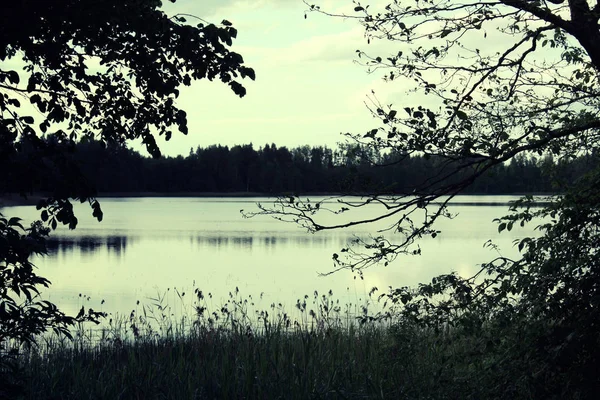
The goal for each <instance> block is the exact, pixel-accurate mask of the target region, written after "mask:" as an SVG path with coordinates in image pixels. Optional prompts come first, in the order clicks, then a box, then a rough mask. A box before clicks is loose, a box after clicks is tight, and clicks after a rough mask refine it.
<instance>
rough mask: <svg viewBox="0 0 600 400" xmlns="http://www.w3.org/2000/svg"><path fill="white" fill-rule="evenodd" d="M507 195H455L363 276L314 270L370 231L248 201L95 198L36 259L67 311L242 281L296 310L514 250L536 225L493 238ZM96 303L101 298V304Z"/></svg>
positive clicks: (218, 295) (23, 213)
mask: <svg viewBox="0 0 600 400" xmlns="http://www.w3.org/2000/svg"><path fill="white" fill-rule="evenodd" d="M512 199H514V197H508V196H477V197H474V196H473V197H470V196H461V197H460V198H457V200H456V201H458V202H459V204H458V205H455V206H452V207H451V208H450V211H451V212H453V213H456V214H458V216H457V217H456V218H455V219H454V220H442V221H440V223H439V224H438V225H437V227H438V229H440V230H442V234H441V235H439V236H438V237H437V238H435V239H433V238H427V239H425V240H423V241H422V242H421V248H422V250H423V254H422V255H421V256H411V257H408V256H406V257H399V258H398V259H397V260H396V261H395V262H394V263H392V264H390V265H389V266H388V267H383V266H377V267H372V268H370V269H368V270H366V271H365V272H364V279H362V280H361V279H360V278H356V276H355V275H354V274H352V273H351V272H349V271H340V272H337V273H335V274H333V275H330V276H319V274H320V273H326V272H328V271H331V269H332V268H333V263H332V260H331V256H332V253H334V252H338V251H339V250H340V249H341V248H342V247H344V246H346V245H347V243H348V242H349V241H350V240H351V239H352V238H353V237H354V236H353V235H359V236H366V235H368V234H369V233H374V230H375V229H374V228H369V227H366V226H365V227H359V228H357V229H354V230H352V231H326V232H318V233H316V234H310V233H307V232H306V231H305V230H303V229H301V228H298V227H297V226H295V225H293V224H286V223H282V222H279V221H275V220H273V219H271V218H269V217H265V216H261V217H255V218H252V219H244V218H242V216H241V215H240V209H244V210H252V209H255V205H254V204H255V202H256V201H263V202H268V199H254V198H253V199H245V198H244V199H240V198H210V199H208V198H121V199H114V198H113V199H101V204H102V208H103V210H104V221H103V222H102V223H98V222H97V221H95V220H94V219H93V218H92V217H91V210H90V209H89V207H88V206H87V205H78V206H76V213H77V216H78V218H79V221H80V222H79V226H78V228H77V229H76V230H75V231H69V230H68V229H66V228H64V227H61V228H59V229H58V230H57V231H56V232H54V233H53V234H52V238H53V241H54V242H53V244H52V246H51V252H50V255H48V256H46V257H41V258H37V259H36V261H35V263H36V265H37V266H38V267H39V272H40V275H42V276H45V277H47V278H48V279H50V280H51V281H52V286H51V288H50V289H49V290H46V291H45V292H44V297H45V298H47V299H49V300H51V301H54V302H56V303H58V304H59V305H60V306H61V307H62V308H63V309H64V310H65V311H67V312H76V310H77V309H78V308H79V307H81V305H85V306H86V307H88V306H89V307H93V308H95V309H102V310H104V311H109V312H121V313H127V312H128V311H130V310H131V309H132V308H134V307H135V305H136V302H137V301H138V300H140V301H141V302H142V303H144V302H150V301H151V300H149V299H150V298H155V297H156V296H157V295H158V294H162V293H165V292H167V289H169V290H170V291H169V292H167V293H169V294H168V296H167V300H168V301H174V300H175V299H174V297H175V294H174V290H173V289H174V288H177V290H178V291H179V292H185V291H187V292H188V293H190V292H192V291H193V289H194V288H196V287H197V288H200V289H202V290H203V291H204V292H205V293H208V292H211V293H212V294H213V299H214V301H215V302H219V301H220V299H225V298H226V297H227V294H228V292H229V291H232V290H234V289H235V288H236V287H239V289H240V291H241V293H242V294H244V295H252V296H254V298H258V297H259V296H260V294H261V293H262V294H263V301H264V304H265V305H268V304H270V302H282V303H284V304H285V305H286V307H288V308H293V305H294V304H295V303H296V299H298V298H300V297H302V296H304V295H305V294H312V293H313V292H314V291H315V290H317V291H319V293H324V292H326V291H328V290H333V292H334V294H335V296H336V297H337V298H339V299H340V300H342V301H346V302H351V303H357V302H360V301H362V299H364V298H365V296H366V294H367V293H368V292H369V290H370V289H371V288H372V287H374V286H376V287H378V288H380V289H385V288H387V287H388V286H393V287H397V286H405V285H414V284H417V283H419V282H423V281H427V280H429V279H431V278H432V277H433V276H435V275H438V274H441V273H447V272H450V271H457V272H458V273H459V274H461V275H463V276H470V275H472V274H473V273H474V272H475V271H476V270H477V264H480V263H482V262H485V261H487V260H490V259H491V258H493V257H495V256H496V255H497V253H495V252H493V251H492V250H490V249H488V248H484V247H483V245H484V243H485V242H486V241H487V240H488V239H493V240H494V242H495V243H496V244H498V245H499V246H500V247H501V249H502V251H503V255H506V256H514V255H516V250H515V248H514V247H513V244H512V243H513V240H515V239H517V238H520V237H523V236H526V235H531V234H532V232H533V230H532V229H533V227H526V228H525V229H515V230H513V231H512V232H504V233H502V234H501V235H499V234H498V233H497V229H496V224H493V223H491V221H492V220H493V219H494V218H496V217H499V216H501V215H503V214H504V213H505V212H506V209H507V207H506V206H499V204H503V203H506V202H507V201H509V200H512ZM482 203H483V205H482ZM494 204H495V205H494ZM374 212H377V209H376V208H371V209H369V210H361V211H360V213H361V215H363V216H364V215H368V214H370V213H374ZM2 213H3V214H4V215H5V216H20V217H22V218H24V219H25V220H32V219H33V218H35V217H36V216H37V215H38V211H36V210H35V207H32V206H27V207H7V208H4V209H3V210H2ZM350 217H352V216H348V217H345V216H344V218H350ZM80 294H83V295H85V296H86V297H88V296H89V300H83V298H82V297H81V296H80ZM169 296H171V297H172V298H169ZM188 297H189V296H188ZM102 300H104V301H105V303H104V304H103V305H100V303H101V301H102Z"/></svg>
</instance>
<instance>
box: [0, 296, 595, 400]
mask: <svg viewBox="0 0 600 400" xmlns="http://www.w3.org/2000/svg"><path fill="white" fill-rule="evenodd" d="M177 294H178V296H179V299H180V300H181V301H182V302H183V298H184V295H185V293H179V292H177ZM192 297H193V300H192V303H193V305H194V307H191V308H188V307H185V306H184V307H175V308H185V309H188V310H190V312H189V313H185V314H184V315H181V316H177V317H175V316H174V313H173V309H171V306H175V304H169V303H168V302H164V301H163V300H164V295H163V296H157V299H153V300H152V302H153V304H142V305H139V306H137V307H136V310H134V311H132V313H131V314H130V315H129V317H127V316H113V318H112V319H111V322H110V324H109V325H108V326H105V327H104V329H102V330H94V331H91V330H87V329H85V330H81V331H79V332H77V335H76V337H75V340H74V341H72V342H71V341H64V340H60V338H57V337H49V338H47V339H46V340H45V341H44V342H43V343H41V344H40V346H38V347H35V348H32V349H31V350H30V351H28V352H27V354H25V355H24V356H23V357H21V358H20V359H19V363H18V366H19V367H20V368H23V369H24V370H25V371H27V373H26V374H24V375H23V380H24V381H25V382H26V385H25V386H26V391H25V392H24V393H23V398H32V399H33V398H35V399H46V398H87V397H90V396H91V397H94V398H99V399H102V398H107V399H108V398H115V397H119V396H122V397H123V396H125V397H145V398H147V397H164V398H196V397H201V398H224V397H225V398H257V399H258V398H260V399H271V398H273V399H279V398H299V399H305V398H335V399H339V398H346V399H365V398H395V399H396V398H397V399H432V398H433V399H488V398H489V399H491V398H494V399H530V398H544V399H566V398H573V399H577V398H585V397H586V395H587V393H585V392H583V391H582V390H581V389H580V388H577V387H576V386H575V385H576V384H577V379H578V376H577V374H574V373H569V371H563V372H562V373H560V374H553V373H552V372H553V371H547V370H545V369H544V364H539V363H537V362H536V361H537V360H535V359H524V360H522V361H521V362H520V363H516V362H515V360H513V359H511V358H508V357H506V355H507V354H510V353H512V352H515V351H524V352H527V351H528V348H527V345H528V343H527V342H526V341H524V340H523V332H521V330H520V329H519V327H518V326H509V327H505V329H504V331H502V332H501V331H499V330H498V329H497V328H494V327H488V328H485V329H482V330H481V331H479V332H478V335H477V336H465V335H464V334H463V332H461V330H459V329H456V328H448V327H447V328H445V329H437V330H436V329H428V328H423V327H422V326H419V325H416V324H411V323H406V322H405V323H403V324H396V323H395V322H396V321H395V320H393V319H392V320H391V321H387V320H374V319H372V318H369V317H368V316H367V314H365V313H366V310H367V308H368V307H373V306H374V305H373V304H372V303H371V302H372V299H371V298H369V300H368V303H365V304H363V305H362V306H361V308H362V309H363V312H362V313H361V312H360V311H358V307H357V306H358V305H356V304H343V303H340V301H339V300H336V299H335V296H334V295H333V293H331V292H329V293H328V294H319V293H317V292H315V293H314V295H313V296H308V295H306V296H304V297H303V298H302V299H299V300H298V303H297V305H296V308H295V309H292V310H289V311H288V310H286V309H285V308H284V307H283V306H281V305H280V304H279V305H276V304H272V305H271V306H269V307H266V308H265V309H263V308H262V306H261V304H260V299H258V298H253V297H252V296H248V297H243V296H242V295H240V294H239V292H238V291H237V289H236V291H235V292H233V293H230V296H229V299H228V300H227V301H226V302H224V303H221V304H219V303H215V305H214V307H213V306H211V304H212V300H214V299H210V293H207V294H203V293H202V291H200V290H195V295H194V296H192ZM184 304H186V303H184ZM139 308H142V310H143V311H140V312H137V311H139ZM383 310H387V311H391V310H390V309H389V308H383ZM357 313H358V315H359V316H360V318H359V320H358V321H357V320H356V319H354V317H355V316H356V315H357ZM157 325H158V327H157ZM540 328H542V329H543V328H546V325H544V324H540ZM499 333H501V334H502V335H501V336H498V334H499ZM540 382H543V384H541V385H540V384H539V383H540ZM594 394H595V393H594ZM0 396H1V394H0ZM588 397H589V396H588ZM592 398H593V397H592Z"/></svg>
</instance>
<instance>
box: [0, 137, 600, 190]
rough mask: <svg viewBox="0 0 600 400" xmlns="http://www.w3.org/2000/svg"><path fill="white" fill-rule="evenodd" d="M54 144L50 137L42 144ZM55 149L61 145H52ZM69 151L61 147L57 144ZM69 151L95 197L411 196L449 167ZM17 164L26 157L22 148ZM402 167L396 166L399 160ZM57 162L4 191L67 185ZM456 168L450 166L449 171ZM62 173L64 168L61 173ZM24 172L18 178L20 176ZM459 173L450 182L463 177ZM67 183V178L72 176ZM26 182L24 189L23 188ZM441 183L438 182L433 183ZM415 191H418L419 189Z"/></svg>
mask: <svg viewBox="0 0 600 400" xmlns="http://www.w3.org/2000/svg"><path fill="white" fill-rule="evenodd" d="M46 140H47V141H48V143H49V145H53V143H52V142H53V141H56V138H53V137H51V136H50V137H48V138H47V139H46ZM54 145H56V146H61V144H60V143H54ZM63 145H64V146H67V144H63ZM71 145H72V146H73V147H72V149H70V151H69V152H66V153H68V154H69V160H68V162H69V163H74V164H77V165H79V166H80V170H81V173H82V175H83V177H80V178H79V179H78V180H82V178H83V180H84V181H86V182H87V184H88V185H89V186H90V187H95V188H96V189H97V191H98V193H100V194H102V193H142V192H159V193H182V192H195V193H240V192H241V193H265V194H281V193H373V192H381V193H411V192H412V191H414V190H416V188H422V187H423V185H422V183H423V182H424V181H427V180H430V181H431V182H432V186H431V188H430V189H434V188H435V187H436V184H437V183H436V178H441V177H443V176H444V175H443V172H444V170H445V169H447V168H449V166H448V164H447V163H445V162H442V160H441V159H439V158H437V157H435V156H427V155H425V156H423V155H406V154H400V153H394V152H387V153H384V152H379V151H377V150H374V149H373V148H369V147H366V146H362V145H360V144H357V143H354V144H348V143H342V144H339V145H338V147H337V148H335V149H332V148H329V147H327V146H312V147H311V146H300V147H295V148H288V147H285V146H280V147H278V146H277V145H275V144H266V145H264V146H260V147H259V148H258V149H256V148H255V147H254V146H253V145H252V144H245V145H236V146H232V147H228V146H221V145H212V146H208V147H198V148H196V149H195V150H194V149H190V152H189V154H188V155H187V156H186V157H184V156H177V157H160V158H151V157H144V156H142V155H141V154H140V153H138V152H137V151H135V150H132V149H130V148H127V147H126V146H123V145H118V144H109V145H107V144H105V143H102V142H100V141H97V140H93V139H83V140H81V141H80V142H79V143H77V144H76V145H73V144H71ZM22 148H23V149H24V151H22V153H21V157H22V158H23V164H24V165H25V164H28V165H30V166H31V165H32V164H31V163H29V162H28V161H27V160H28V159H29V157H30V154H28V152H27V151H26V149H27V144H26V143H22ZM596 160H597V158H595V157H593V155H591V154H590V155H582V156H580V157H577V158H575V159H569V160H558V161H555V160H553V159H552V157H550V156H546V157H543V158H536V157H535V156H533V155H528V156H525V155H519V156H518V157H515V158H513V159H512V160H511V161H510V163H505V164H499V165H497V166H495V167H494V168H492V169H491V170H490V171H488V172H487V173H486V174H484V175H483V176H481V177H480V179H478V180H476V181H475V182H473V183H472V184H471V185H470V186H469V187H467V188H466V189H465V191H464V192H465V193H479V194H509V193H548V192H557V191H561V187H563V186H564V185H566V184H567V183H568V182H573V181H574V180H576V179H577V178H578V177H580V176H582V175H583V174H584V173H585V172H586V171H589V170H590V169H591V168H592V167H593V166H594V165H595V163H596ZM400 161H401V162H400ZM55 164H56V162H55V161H50V160H46V161H45V162H44V163H43V165H41V166H40V168H43V171H44V172H43V173H33V175H34V176H36V177H37V179H28V180H23V179H13V180H10V179H8V180H5V181H4V186H5V187H4V188H3V189H4V191H5V192H22V193H31V192H36V191H42V192H53V191H56V190H57V188H58V189H59V188H60V182H65V179H64V177H62V176H61V174H60V173H59V168H58V167H57V166H56V165H55ZM452 168H456V166H452ZM62 169H63V170H64V168H62ZM22 172H23V171H21V172H20V175H21V176H22ZM468 173H470V171H469V168H468V167H465V168H464V173H463V174H462V175H461V174H459V175H457V176H456V177H455V179H462V178H463V177H464V176H466V175H467V174H468ZM70 179H71V180H73V177H70ZM25 182H26V183H27V186H26V187H24V186H23V183H25ZM439 184H441V182H440V183H439ZM419 190H421V189H419Z"/></svg>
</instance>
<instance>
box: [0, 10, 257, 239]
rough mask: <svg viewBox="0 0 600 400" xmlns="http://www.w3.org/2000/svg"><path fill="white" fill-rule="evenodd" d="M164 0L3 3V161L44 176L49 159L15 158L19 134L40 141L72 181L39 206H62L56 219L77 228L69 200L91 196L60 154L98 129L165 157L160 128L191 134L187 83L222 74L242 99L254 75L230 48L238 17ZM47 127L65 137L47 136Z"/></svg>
mask: <svg viewBox="0 0 600 400" xmlns="http://www.w3.org/2000/svg"><path fill="white" fill-rule="evenodd" d="M160 6H161V2H160V1H155V0H125V1H122V0H102V1H93V2H88V1H78V0H57V1H52V2H40V1H19V2H7V3H6V4H3V5H2V6H1V12H0V61H1V62H2V64H0V93H1V94H2V95H1V96H0V112H1V113H2V114H1V119H0V135H1V137H2V139H1V142H0V159H1V160H2V161H1V163H2V165H1V167H2V170H3V171H8V170H13V171H18V173H20V174H21V175H22V176H26V177H32V176H35V175H36V174H43V171H40V170H43V169H45V168H46V167H47V166H43V165H38V166H37V167H38V168H35V166H32V165H27V166H23V165H22V166H16V165H14V164H12V161H13V159H14V156H15V154H17V153H18V152H19V146H20V145H21V142H23V141H26V142H28V143H29V144H30V145H32V146H34V147H35V148H36V149H38V150H39V152H40V153H39V157H35V159H36V160H37V161H38V162H39V161H43V162H45V163H48V162H51V163H52V164H53V166H55V167H56V168H57V169H58V170H59V171H60V174H61V175H64V176H63V178H65V179H63V181H65V182H70V184H69V185H62V186H63V187H61V190H57V193H56V195H55V196H54V197H53V198H51V199H50V201H48V202H46V203H42V204H41V206H43V207H46V206H52V205H53V204H54V205H57V206H58V208H57V212H56V213H55V216H56V218H57V219H58V222H63V223H68V224H70V225H71V226H72V227H74V226H75V225H76V219H74V216H73V215H72V212H70V207H69V206H68V204H67V202H66V200H67V199H68V198H69V197H71V198H76V199H80V200H81V201H86V200H89V199H90V198H91V197H92V196H93V188H90V187H87V186H86V185H85V182H84V181H83V180H82V179H81V177H80V176H78V174H77V171H76V167H75V166H73V165H65V163H66V161H65V160H64V159H62V158H61V156H60V154H61V153H64V152H65V151H68V149H69V147H71V146H70V145H71V144H72V143H73V142H74V141H75V140H76V139H77V138H80V137H82V136H90V137H94V138H96V139H99V140H101V141H102V142H103V143H105V144H111V143H124V142H125V141H128V140H133V139H138V138H140V139H141V140H142V142H143V143H144V144H145V146H146V148H147V150H148V152H149V153H150V154H151V155H152V156H154V157H159V156H160V150H159V148H158V146H157V144H156V139H155V135H160V136H164V137H165V139H166V140H169V139H170V138H171V136H172V134H173V131H174V130H178V131H180V132H182V133H183V134H187V133H188V127H187V119H186V113H185V111H183V110H181V109H180V108H178V107H177V105H176V99H177V96H178V95H179V87H180V86H181V85H190V84H191V82H192V81H193V80H198V79H209V80H217V79H218V80H220V81H221V82H223V83H225V84H227V85H229V86H230V87H231V89H232V90H233V91H234V92H235V94H237V95H238V96H240V97H242V96H244V95H245V93H246V90H245V89H244V87H243V86H242V85H241V84H240V83H239V81H238V80H239V78H245V77H249V78H251V79H254V77H255V75H254V71H253V70H252V69H251V68H249V67H246V66H244V65H243V59H242V56H241V55H239V54H237V53H235V52H231V51H229V49H228V46H230V45H231V44H232V40H233V39H234V38H235V37H236V35H237V31H236V30H235V28H233V27H232V26H231V23H229V22H228V21H223V22H222V24H221V26H217V25H214V24H209V23H205V22H201V23H199V24H198V25H197V26H191V25H187V24H186V23H185V18H184V17H181V16H173V17H169V16H167V15H166V14H165V13H163V12H162V11H160V10H159V9H158V7H160ZM13 65H22V71H18V70H15V69H14V68H9V66H13ZM22 103H24V104H22ZM25 104H31V106H32V107H26V106H25ZM44 133H52V134H53V135H54V136H55V137H56V138H57V140H56V141H55V142H54V143H44V141H43V140H42V139H41V136H40V135H42V134H44ZM24 172H27V174H25V173H24ZM92 204H93V205H95V204H97V203H96V202H94V201H93V200H92ZM50 210H54V208H52V207H50ZM98 210H99V208H98ZM58 211H63V212H62V213H58ZM95 215H96V216H100V215H101V212H99V211H98V212H96V213H95Z"/></svg>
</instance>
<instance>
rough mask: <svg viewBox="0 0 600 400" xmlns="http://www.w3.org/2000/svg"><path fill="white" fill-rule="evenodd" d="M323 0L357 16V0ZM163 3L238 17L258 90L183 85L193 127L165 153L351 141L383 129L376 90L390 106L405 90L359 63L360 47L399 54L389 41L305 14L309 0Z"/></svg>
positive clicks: (237, 46)
mask: <svg viewBox="0 0 600 400" xmlns="http://www.w3.org/2000/svg"><path fill="white" fill-rule="evenodd" d="M318 4H319V5H320V6H321V7H322V8H323V9H327V10H328V11H335V12H344V13H346V14H354V11H353V9H354V7H355V4H353V3H352V1H351V0H321V1H320V2H319V3H318ZM162 9H163V10H164V11H165V12H166V13H167V14H169V15H173V14H177V13H185V14H193V15H195V16H198V17H201V18H202V19H204V20H207V21H209V22H213V23H220V22H221V21H222V20H223V19H227V20H228V21H231V22H232V23H233V26H234V27H235V28H236V29H237V30H238V38H237V39H236V40H235V41H234V43H233V46H232V47H231V50H232V51H235V52H237V53H240V54H241V55H242V56H243V57H244V61H245V64H246V65H247V66H249V67H252V68H254V70H255V72H256V81H255V82H252V81H251V80H249V79H244V80H243V81H242V83H243V85H244V86H245V87H246V89H247V90H248V92H247V95H246V96H245V97H244V98H241V99H240V98H239V97H237V96H236V95H235V94H234V93H233V92H232V91H231V89H229V87H228V86H227V85H224V84H222V83H220V82H218V81H214V82H210V81H204V80H201V81H196V82H194V83H193V84H192V86H191V87H184V88H182V89H183V90H182V91H181V95H180V97H179V99H178V105H179V106H180V107H181V108H183V109H184V110H185V111H186V112H187V115H188V126H189V128H190V129H189V134H188V136H184V135H182V134H177V135H173V138H172V139H171V140H170V141H169V142H165V141H164V139H162V138H159V146H160V148H161V150H162V152H163V154H165V155H169V156H176V155H178V154H182V155H187V154H188V153H189V151H190V148H194V149H195V148H196V147H198V146H202V147H207V146H209V145H213V144H221V145H227V146H233V145H236V144H247V143H252V144H253V145H254V147H255V148H259V147H261V146H264V145H265V144H270V143H275V144H276V145H277V146H288V147H296V146H301V145H306V144H307V145H311V146H317V145H327V146H330V147H335V146H336V144H337V143H339V142H342V141H345V140H346V139H345V137H344V136H343V135H342V133H345V132H353V133H361V132H366V131H367V130H368V129H371V128H373V127H376V126H378V125H377V121H376V120H375V119H374V118H373V117H372V116H371V114H370V113H369V111H368V109H367V108H366V106H365V101H366V100H367V95H369V94H370V92H371V90H375V92H376V94H377V96H378V98H379V99H380V100H383V101H384V103H387V100H390V99H391V98H393V97H394V96H398V95H400V92H401V90H400V88H398V87H397V86H398V84H397V83H391V84H387V83H385V82H383V80H382V74H377V73H373V74H369V73H367V69H366V67H365V66H362V65H359V64H358V63H357V62H356V60H358V58H357V56H356V50H357V49H361V50H364V51H367V52H370V53H377V55H381V56H384V55H388V51H389V52H390V54H391V52H392V49H391V48H390V44H389V43H377V42H375V43H371V44H367V40H366V38H365V37H364V29H363V28H362V26H361V25H360V24H359V22H358V21H356V20H348V19H342V18H331V17H327V16H324V15H321V14H317V13H308V15H307V18H306V19H305V17H304V15H305V11H306V10H307V9H308V7H307V5H306V4H304V3H303V2H302V0H203V1H198V0H178V1H177V2H176V3H175V4H172V3H171V2H170V1H169V0H165V1H163V8H162ZM188 22H190V23H194V21H193V19H190V18H188ZM396 52H397V50H396ZM394 86H395V87H394ZM134 147H136V146H134Z"/></svg>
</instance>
